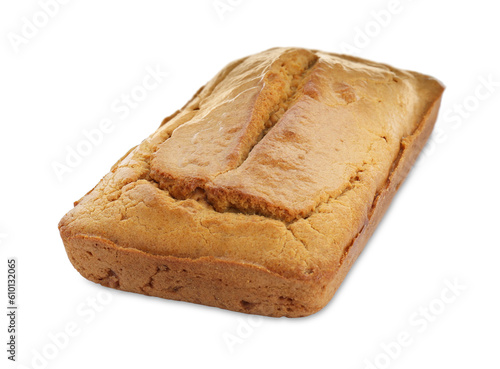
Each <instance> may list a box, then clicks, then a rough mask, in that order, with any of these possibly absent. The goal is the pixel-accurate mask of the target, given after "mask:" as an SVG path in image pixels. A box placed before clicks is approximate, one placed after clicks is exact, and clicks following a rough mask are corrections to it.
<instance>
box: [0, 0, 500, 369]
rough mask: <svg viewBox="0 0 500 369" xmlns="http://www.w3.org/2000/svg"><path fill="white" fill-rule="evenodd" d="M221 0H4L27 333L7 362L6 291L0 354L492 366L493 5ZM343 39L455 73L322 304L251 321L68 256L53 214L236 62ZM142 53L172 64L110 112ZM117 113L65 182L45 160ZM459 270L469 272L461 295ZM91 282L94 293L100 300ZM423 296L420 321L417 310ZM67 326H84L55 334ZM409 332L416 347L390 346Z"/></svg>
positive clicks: (2, 202)
mask: <svg viewBox="0 0 500 369" xmlns="http://www.w3.org/2000/svg"><path fill="white" fill-rule="evenodd" d="M46 1H48V0H44V2H46ZM215 3H216V4H219V6H220V7H222V5H220V4H233V5H229V8H226V9H225V11H224V9H223V8H219V11H217V10H216V8H215V7H214V1H213V0H204V1H181V0H176V1H168V2H167V1H159V0H158V1H124V0H121V1H118V0H113V1H106V2H103V1H95V0H88V1H76V0H74V1H70V2H68V3H67V4H64V5H60V6H59V9H56V10H53V11H52V13H55V14H52V16H50V17H48V16H45V18H46V19H45V20H47V22H46V23H47V24H46V25H43V23H44V16H43V14H42V15H40V14H39V12H40V11H41V6H40V4H39V2H37V1H34V0H30V1H26V0H25V1H16V2H14V1H3V2H2V5H1V6H0V28H1V36H2V38H1V40H2V41H1V42H0V53H1V57H0V64H1V68H0V81H1V83H0V101H1V108H0V124H1V134H0V158H1V159H0V160H1V181H0V186H1V191H0V194H1V195H0V196H1V197H0V209H1V212H0V242H1V246H0V247H1V252H0V253H1V256H0V264H1V265H0V281H4V282H0V286H4V287H0V290H2V289H5V290H6V274H7V268H6V263H7V258H9V257H16V258H17V261H18V283H19V285H18V305H19V311H18V314H19V319H18V328H19V335H18V347H17V349H18V356H17V359H18V361H17V362H16V364H15V365H12V364H11V363H9V362H8V361H7V359H6V356H7V353H6V351H5V350H6V348H7V345H6V342H7V332H6V331H7V320H6V318H5V314H6V310H5V306H6V305H7V297H6V292H5V293H0V296H1V298H0V309H1V310H2V312H1V316H2V318H1V319H0V322H1V326H0V332H1V334H0V337H1V340H2V341H1V344H0V347H1V350H0V352H1V358H0V361H1V365H0V367H2V368H3V367H20V368H33V369H36V368H45V367H46V368H64V369H66V368H72V369H79V368H108V367H109V368H138V367H141V368H181V367H200V366H203V367H217V368H229V367H241V368H255V367H261V366H262V367H288V368H312V367H318V366H320V365H321V366H323V367H327V368H368V367H370V364H369V362H370V363H372V364H373V365H374V367H376V368H388V367H390V368H424V367H428V368H442V367H453V368H473V367H477V368H479V367H484V368H486V367H488V368H499V367H500V356H499V355H498V349H499V347H500V314H499V312H500V297H499V295H500V289H499V287H498V282H499V281H500V268H499V267H498V265H499V260H500V249H499V246H500V241H499V240H498V237H497V233H498V226H499V225H498V224H499V220H500V219H499V212H498V209H499V208H500V198H499V196H498V188H499V184H498V180H499V176H498V167H499V164H498V162H499V159H500V158H499V148H498V137H499V136H500V128H499V127H500V125H499V123H500V122H499V114H498V105H499V97H500V85H499V83H500V70H499V65H500V48H499V45H498V36H499V35H500V25H499V24H500V22H499V18H498V15H499V11H498V10H499V9H498V8H497V9H494V7H493V6H494V5H495V2H493V1H491V0H484V1H481V0H476V1H474V2H466V1H439V2H438V1H433V0H418V1H417V0H414V1H409V0H401V1H400V2H399V6H397V7H395V8H394V7H393V6H392V5H390V3H391V2H390V1H352V2H349V1H323V2H320V1H311V0H309V1H307V2H306V1H263V0H261V1H236V0H232V1H228V0H222V1H220V2H218V3H217V2H215ZM229 9H230V10H229ZM388 12H390V13H388ZM377 14H378V15H377ZM387 14H390V17H389V16H387ZM24 17H26V19H27V20H28V21H29V22H32V21H34V20H33V18H34V17H35V18H36V22H38V24H39V26H38V27H37V30H38V32H37V33H36V34H26V35H28V36H30V37H25V39H24V42H23V43H21V44H19V45H17V46H15V44H16V42H13V41H12V40H13V39H14V40H17V41H18V42H20V41H19V39H20V37H24V36H23V27H24V28H26V26H23V25H24V24H25V23H24V22H25V20H24ZM28 28H29V27H28ZM24 31H25V32H26V29H24ZM31 31H32V33H33V30H32V29H31ZM28 32H29V30H28ZM35 32H36V30H35ZM361 32H362V33H364V34H365V35H366V33H368V34H369V36H365V37H363V36H362V35H361ZM15 35H17V38H16V36H15ZM348 45H351V46H352V47H353V48H352V52H351V53H353V54H356V55H359V56H362V57H364V58H368V59H372V60H375V61H379V62H385V63H389V64H392V65H394V66H396V67H399V68H404V69H411V70H417V71H419V72H422V73H426V74H430V75H432V76H435V77H437V78H439V79H440V80H441V81H443V82H444V84H445V85H446V86H447V89H446V92H445V95H444V99H443V104H442V110H441V113H440V116H439V119H438V123H437V126H436V131H435V132H434V134H433V136H432V138H431V142H430V144H429V145H428V146H427V147H426V151H425V153H424V154H423V155H422V156H421V158H420V159H419V161H418V163H417V165H416V167H415V168H414V170H413V171H412V173H411V175H410V176H409V178H408V181H407V182H406V183H405V185H404V186H402V187H401V189H400V191H399V193H398V195H397V196H396V198H395V200H394V202H393V204H392V205H391V207H390V209H389V211H388V213H387V215H386V216H385V218H384V220H383V222H382V223H381V224H380V227H379V228H378V230H377V232H376V233H375V235H374V236H373V238H372V239H371V240H370V242H369V243H368V245H367V247H366V249H365V251H364V252H363V253H362V255H361V257H360V258H359V260H358V261H357V262H356V264H355V265H354V267H353V269H352V270H351V272H350V273H349V275H348V277H347V278H346V280H345V281H344V283H343V285H342V287H341V288H340V290H339V291H338V293H337V294H336V296H335V297H334V299H333V300H332V301H331V303H330V304H329V305H328V306H327V307H326V308H325V309H323V310H322V311H321V312H319V313H317V314H315V315H313V316H310V317H308V318H301V319H286V318H281V319H275V318H254V319H250V318H249V316H247V315H243V314H238V313H234V312H228V311H224V310H220V309H216V308H209V307H205V306H197V305H193V304H187V303H182V302H173V301H167V300H162V299H157V298H151V297H145V296H140V295H135V294H130V293H124V292H119V291H114V290H111V289H105V288H103V287H100V286H98V285H96V284H93V283H91V282H88V281H86V280H85V279H83V278H82V277H81V276H80V275H79V274H78V273H77V272H76V271H75V270H74V269H73V267H72V266H71V264H70V262H69V261H68V259H67V257H66V254H65V252H64V248H63V245H62V242H61V240H60V238H59V234H58V230H57V223H58V221H59V219H60V218H61V217H62V216H63V215H64V214H65V213H66V212H67V211H68V210H70V209H71V207H72V202H73V201H74V200H76V199H78V198H79V197H81V196H82V195H83V194H85V193H86V192H87V191H88V190H90V189H91V188H92V187H93V186H94V185H95V184H96V183H97V181H98V180H99V179H100V178H101V177H102V176H103V175H104V174H105V173H106V172H107V171H108V170H109V168H110V167H111V165H112V164H113V163H114V162H115V161H116V160H117V159H118V158H119V157H121V156H122V155H123V154H124V153H125V152H126V151H127V150H128V149H129V148H130V147H132V146H134V145H136V144H138V143H139V142H140V141H141V140H142V139H143V138H145V137H147V136H148V135H149V134H150V133H151V132H153V131H154V130H155V129H156V127H157V126H158V125H159V123H160V122H161V120H162V119H163V118H164V117H165V116H167V115H170V114H171V113H172V112H173V111H175V110H176V109H177V108H180V107H181V106H182V105H183V104H184V103H185V102H186V101H187V100H188V99H189V98H190V97H191V96H192V94H193V93H194V92H195V91H196V90H197V89H198V88H199V87H200V86H201V85H202V84H203V83H205V82H206V81H208V80H209V79H210V78H211V77H212V76H213V75H214V74H215V73H216V72H218V71H219V69H221V68H222V67H223V66H224V65H225V64H227V63H228V62H229V61H231V60H234V59H236V58H240V57H242V56H245V55H248V54H252V53H255V52H259V51H262V50H264V49H267V48H270V47H274V46H302V47H309V48H316V49H322V50H327V51H332V52H343V51H346V50H345V48H346V47H348ZM148 67H149V68H153V69H155V68H159V69H160V70H161V71H162V72H168V73H169V75H168V77H164V78H163V79H162V81H161V83H159V84H158V85H157V86H156V88H155V89H153V90H152V91H150V92H148V95H147V97H146V98H145V99H144V101H141V102H140V103H138V106H137V107H136V108H134V109H132V110H131V111H130V114H128V116H126V117H124V115H126V114H125V113H123V114H121V115H120V114H118V113H117V112H115V111H113V109H112V108H111V106H112V104H113V102H114V101H115V100H116V99H117V98H118V99H120V96H121V95H122V94H129V93H130V91H131V90H132V89H133V88H135V87H136V86H140V84H141V81H142V79H143V78H144V76H145V75H146V74H147V73H148V72H147V71H146V68H148ZM488 79H490V81H493V82H490V83H489V84H490V85H489V86H485V82H484V81H486V80H488ZM488 88H489V89H490V91H488ZM464 106H465V107H464ZM460 111H462V113H460ZM106 118H108V119H110V120H111V121H112V122H113V124H114V130H113V131H112V132H109V133H106V134H104V135H103V139H102V141H101V142H100V143H99V144H97V145H95V146H94V147H93V148H91V150H90V151H91V152H90V153H89V155H87V156H86V157H84V158H83V159H82V161H81V163H79V164H78V165H76V166H75V167H74V168H72V171H71V172H68V173H64V175H63V176H62V179H61V180H59V179H58V177H57V175H56V173H55V171H54V170H53V167H52V166H53V165H54V163H55V162H59V163H65V160H66V155H67V152H68V151H67V150H68V148H75V147H77V145H78V144H80V143H81V142H82V140H84V139H85V136H84V134H83V130H92V129H95V128H97V127H98V126H99V122H100V121H101V120H102V119H106ZM450 283H458V284H460V285H461V286H466V288H465V289H464V290H459V291H458V292H456V293H455V294H453V293H451V292H450V291H447V290H446V288H447V284H450ZM443 291H444V293H445V297H446V298H445V300H446V301H447V302H443V300H442V298H441V293H442V292H443ZM95 298H101V302H100V303H99V305H96V307H92V302H91V301H92V300H88V299H95ZM103 299H104V301H102V300H103ZM450 300H453V302H451V301H450ZM429 305H430V308H431V310H430V311H431V313H430V314H431V315H430V316H428V318H422V316H420V315H418V314H420V313H421V312H422V310H419V309H420V308H426V307H429ZM432 312H434V314H433V313H432ZM416 319H420V320H418V322H417V320H416ZM422 319H424V320H423V321H422ZM68 324H70V327H71V325H73V328H75V329H76V334H74V335H73V337H70V338H69V339H67V340H64V339H62V338H61V337H62V336H61V332H63V331H64V330H65V329H66V327H67V325H68ZM404 332H406V333H407V335H408V337H407V340H406V342H407V343H408V342H409V344H407V345H406V346H405V347H403V348H401V349H398V348H397V347H396V348H395V346H394V345H390V344H389V343H390V342H393V341H394V340H396V339H397V338H398V336H399V335H401V334H402V333H403V334H404ZM51 337H52V338H51ZM53 337H59V346H60V347H59V348H56V346H54V345H53V343H52V341H53V339H54V338H53ZM228 340H232V341H231V342H233V344H228V343H227V342H228ZM66 341H67V342H66ZM384 344H385V345H387V344H389V346H391V347H392V350H393V354H392V357H390V356H388V355H387V354H386V353H385V351H384V348H383V346H384ZM54 348H56V349H55V350H54ZM40 355H44V359H43V360H42V359H40ZM47 356H49V358H47ZM367 360H368V361H367ZM7 364H9V365H7ZM17 365H18V366H17Z"/></svg>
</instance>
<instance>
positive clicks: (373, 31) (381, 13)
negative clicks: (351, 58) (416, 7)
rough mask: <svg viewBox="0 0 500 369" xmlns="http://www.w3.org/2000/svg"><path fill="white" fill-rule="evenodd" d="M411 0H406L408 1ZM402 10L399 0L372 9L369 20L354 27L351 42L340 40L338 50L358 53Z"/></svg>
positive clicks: (402, 5) (402, 6)
mask: <svg viewBox="0 0 500 369" xmlns="http://www.w3.org/2000/svg"><path fill="white" fill-rule="evenodd" d="M409 1H412V0H406V2H409ZM403 10H404V4H402V3H401V1H400V0H390V1H389V2H388V3H387V5H386V7H385V9H381V10H378V11H377V10H372V11H371V12H370V18H371V19H370V20H368V21H367V22H366V23H365V24H364V25H363V26H361V27H355V28H354V36H353V37H352V42H345V41H343V42H341V43H340V45H339V46H340V50H341V51H342V52H343V53H345V54H359V53H361V51H362V50H363V49H365V48H367V47H368V46H370V44H371V43H372V41H373V40H374V39H375V38H377V37H378V36H379V35H380V34H381V33H382V32H383V30H384V29H386V28H388V27H389V26H390V24H391V23H392V21H393V19H394V17H395V16H396V15H398V14H400V13H401V12H403Z"/></svg>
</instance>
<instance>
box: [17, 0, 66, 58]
mask: <svg viewBox="0 0 500 369" xmlns="http://www.w3.org/2000/svg"><path fill="white" fill-rule="evenodd" d="M67 3H69V0H40V1H38V6H39V7H40V9H39V10H37V11H35V12H34V13H33V14H32V15H31V16H30V17H22V18H21V27H20V29H19V32H9V33H7V39H8V40H9V42H10V45H11V46H12V48H13V49H14V52H15V53H16V54H18V53H19V50H20V48H21V46H22V45H26V44H28V43H29V41H31V40H32V39H33V38H35V37H36V36H37V35H38V34H39V33H40V31H41V30H42V29H43V28H45V27H47V25H48V24H49V22H50V20H51V19H53V18H55V17H56V16H57V15H58V14H59V10H60V9H61V5H66V4H67Z"/></svg>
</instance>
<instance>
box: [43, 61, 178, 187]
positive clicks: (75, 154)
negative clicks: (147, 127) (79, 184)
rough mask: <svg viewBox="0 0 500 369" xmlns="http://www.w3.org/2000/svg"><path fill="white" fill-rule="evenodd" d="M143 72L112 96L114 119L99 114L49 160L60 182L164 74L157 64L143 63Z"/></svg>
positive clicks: (157, 84) (166, 74)
mask: <svg viewBox="0 0 500 369" xmlns="http://www.w3.org/2000/svg"><path fill="white" fill-rule="evenodd" d="M145 69H146V74H145V75H144V77H143V78H142V81H141V83H139V84H137V85H135V86H134V87H132V88H131V89H130V90H128V91H127V92H124V93H122V94H120V96H118V97H117V98H115V99H114V100H113V101H112V102H111V104H110V107H109V109H110V110H111V112H112V113H114V114H115V115H116V119H111V118H109V117H106V118H103V119H101V120H100V121H99V123H98V124H97V125H96V126H95V127H94V128H92V129H89V130H87V129H84V130H82V138H81V139H80V140H79V141H78V142H77V143H76V144H74V145H66V148H65V149H66V150H65V151H66V154H65V156H64V160H55V161H53V162H52V163H51V166H52V169H53V171H54V173H55V175H56V177H57V179H58V181H59V182H62V181H63V179H64V177H65V175H67V174H68V173H72V172H73V171H74V170H75V168H76V167H78V166H79V165H80V164H82V163H83V159H84V158H85V157H88V156H89V155H90V154H92V152H93V151H94V149H95V148H96V147H98V146H100V145H102V143H103V142H104V139H105V137H106V135H108V134H109V133H111V132H113V130H114V129H115V128H116V121H117V120H118V121H124V120H125V119H127V118H128V117H129V116H130V114H131V113H132V111H133V110H135V109H137V108H139V106H141V104H142V103H143V102H144V101H145V100H146V99H147V98H148V96H149V95H150V94H151V92H152V91H154V90H156V89H157V88H158V87H159V86H160V85H161V84H162V83H163V81H164V79H165V78H166V77H167V76H168V73H166V72H164V71H162V69H161V68H160V66H159V65H157V66H156V67H155V68H153V67H151V66H147V67H146V68H145Z"/></svg>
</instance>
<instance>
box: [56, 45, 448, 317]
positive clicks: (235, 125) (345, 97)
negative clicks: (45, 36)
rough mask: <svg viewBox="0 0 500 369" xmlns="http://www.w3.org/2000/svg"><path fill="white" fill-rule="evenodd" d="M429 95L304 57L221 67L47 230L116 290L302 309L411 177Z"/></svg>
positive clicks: (437, 94)
mask: <svg viewBox="0 0 500 369" xmlns="http://www.w3.org/2000/svg"><path fill="white" fill-rule="evenodd" d="M443 89H444V88H443V86H442V85H441V84H440V83H439V82H438V81H437V80H435V79H433V78H431V77H429V76H425V75H422V74H419V73H415V72H409V71H403V70H398V69H395V68H393V67H390V66H388V65H384V64H379V63H374V62H371V61H367V60H363V59H359V58H355V57H351V56H346V55H337V54H332V53H327V52H321V51H317V50H306V49H299V48H274V49H270V50H267V51H264V52H261V53H259V54H255V55H251V56H248V57H245V58H242V59H239V60H237V61H234V62H232V63H230V64H229V65H227V66H226V67H225V68H224V69H222V70H221V71H220V72H219V73H218V74H217V75H216V76H215V77H214V78H213V79H212V80H211V81H209V82H208V83H207V84H206V85H205V86H204V87H202V88H200V90H199V91H198V92H197V93H196V94H195V95H194V97H193V98H192V99H191V100H190V101H189V102H188V103H187V104H186V105H185V106H184V107H183V108H182V109H181V110H179V111H177V112H175V113H174V114H172V115H171V116H169V117H168V118H166V119H164V120H163V122H162V124H161V125H160V127H159V128H158V129H157V130H156V132H154V133H153V134H152V135H151V136H150V137H149V138H147V139H146V140H144V141H143V142H142V143H141V144H140V145H138V146H136V147H135V148H133V149H131V150H130V151H129V152H128V153H127V154H126V155H125V156H124V157H122V158H121V159H120V160H119V161H118V162H117V163H116V164H115V165H114V166H113V167H112V168H111V171H110V173H108V174H107V175H106V176H105V177H104V178H103V179H102V180H101V181H100V182H99V184H98V185H97V186H96V187H95V188H94V189H93V190H91V191H90V192H89V193H87V194H86V195H85V196H84V197H83V198H81V199H80V200H79V201H77V202H75V207H74V208H73V209H72V210H71V211H70V212H69V213H67V214H66V215H65V216H64V217H63V218H62V220H61V221H60V223H59V230H60V234H61V237H62V239H63V242H64V245H65V248H66V252H67V254H68V257H69V259H70V261H71V263H72V264H73V266H74V267H75V268H76V269H77V270H78V271H79V272H80V273H81V275H82V276H83V277H85V278H87V279H89V280H91V281H93V282H96V283H99V284H101V285H103V286H107V287H111V288H116V289H120V290H124V291H130V292H136V293H140V294H144V295H151V296H157V297H162V298H166V299H172V300H182V301H187V302H193V303H198V304H204V305H209V306H216V307H219V308H223V309H228V310H233V311H239V312H244V313H251V314H260V315H267V316H274V317H279V316H287V317H302V316H307V315H310V314H312V313H315V312H317V311H318V310H320V309H321V308H323V307H324V306H325V305H326V304H327V303H328V302H329V301H330V299H331V298H332V296H333V294H334V293H335V291H336V290H337V288H338V287H339V285H340V283H341V282H342V280H343V279H344V277H345V275H346V273H347V272H348V270H349V269H350V267H351V265H352V264H353V262H354V261H355V260H356V258H357V256H358V255H359V253H360V252H361V250H362V249H363V247H364V245H365V244H366V242H367V240H368V239H369V237H370V235H371V234H372V233H373V231H374V229H375V227H376V226H377V224H378V222H379V221H380V219H381V217H382V216H383V214H384V212H385V211H386V209H387V207H388V205H389V203H390V202H391V199H392V197H393V196H394V193H395V192H396V190H397V189H398V187H399V186H400V184H401V182H402V181H403V179H404V178H405V176H406V175H407V173H408V171H409V170H410V168H411V166H412V165H413V163H414V161H415V159H416V157H417V155H418V154H419V152H420V150H421V149H422V147H423V145H424V144H425V142H426V140H427V138H428V137H429V135H430V133H431V131H432V128H433V125H434V123H435V120H436V116H437V113H438V109H439V104H440V100H441V95H442V92H443ZM374 246H375V245H374ZM401 247H405V245H404V244H402V245H401Z"/></svg>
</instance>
